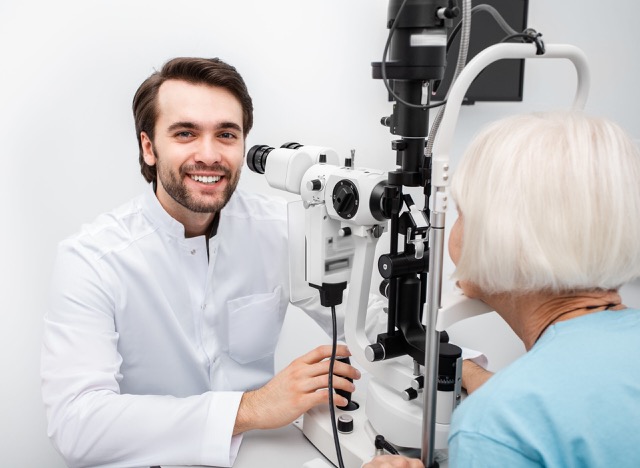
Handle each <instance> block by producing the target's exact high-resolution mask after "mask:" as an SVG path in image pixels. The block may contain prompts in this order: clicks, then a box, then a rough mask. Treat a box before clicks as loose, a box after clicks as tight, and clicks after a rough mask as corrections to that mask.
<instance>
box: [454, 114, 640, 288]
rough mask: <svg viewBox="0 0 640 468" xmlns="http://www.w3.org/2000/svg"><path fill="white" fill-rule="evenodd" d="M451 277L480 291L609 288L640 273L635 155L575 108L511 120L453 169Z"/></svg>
mask: <svg viewBox="0 0 640 468" xmlns="http://www.w3.org/2000/svg"><path fill="white" fill-rule="evenodd" d="M452 195H453V198H454V200H455V201H456V203H457V205H458V209H459V210H460V212H461V214H462V216H463V221H464V224H463V226H464V227H463V237H462V250H461V255H460V259H459V262H458V264H457V269H456V272H455V274H454V276H455V278H456V279H459V280H465V281H471V282H473V283H475V284H476V285H478V286H479V287H480V288H481V289H482V290H483V291H485V292H488V293H495V292H506V291H520V292H531V291H540V290H552V291H566V290H588V289H617V288H619V287H620V286H621V285H622V284H624V283H626V282H628V281H630V280H632V279H633V278H635V277H638V276H640V152H639V150H638V147H637V146H636V145H635V144H634V142H633V141H632V140H631V139H630V138H629V137H628V136H627V135H626V134H625V132H624V131H623V130H622V129H621V128H620V127H619V126H618V125H616V124H614V123H612V122H610V121H607V120H604V119H599V118H593V117H588V116H586V115H584V114H583V113H581V112H549V113H537V114H527V115H520V116H514V117H509V118H506V119H504V120H501V121H498V122H495V123H493V124H491V125H490V126H488V127H487V128H486V129H484V130H483V131H482V132H481V133H480V134H479V135H478V136H476V138H475V139H474V141H473V142H472V143H471V145H470V146H469V148H468V149H467V151H466V153H465V156H464V158H463V161H462V163H461V164H460V166H459V167H458V169H457V170H456V172H455V174H454V178H453V184H452Z"/></svg>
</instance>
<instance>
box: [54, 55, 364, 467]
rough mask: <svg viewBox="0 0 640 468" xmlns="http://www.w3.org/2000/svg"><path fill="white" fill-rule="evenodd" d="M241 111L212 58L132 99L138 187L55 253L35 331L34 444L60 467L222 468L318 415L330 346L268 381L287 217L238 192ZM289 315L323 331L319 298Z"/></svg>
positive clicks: (236, 87)
mask: <svg viewBox="0 0 640 468" xmlns="http://www.w3.org/2000/svg"><path fill="white" fill-rule="evenodd" d="M252 112H253V109H252V101H251V97H250V96H249V94H248V92H247V89H246V86H245V83H244V81H243V79H242V77H241V76H240V75H239V74H238V72H237V71H236V70H235V68H233V67H231V66H230V65H228V64H226V63H224V62H222V61H221V60H218V59H200V58H177V59H173V60H171V61H169V62H167V63H166V64H165V65H164V67H163V68H162V69H161V70H160V71H159V72H156V73H154V74H152V75H151V76H150V77H149V78H148V79H147V80H145V82H144V83H142V85H141V86H140V88H139V89H138V91H137V92H136V95H135V97H134V100H133V113H134V119H135V125H136V134H137V136H138V143H139V150H140V154H139V160H140V167H141V172H142V175H143V176H144V178H145V179H146V181H147V182H149V188H148V189H147V190H146V191H145V193H143V194H142V195H141V196H139V197H137V198H135V199H133V200H131V201H130V202H129V203H126V204H125V205H123V206H121V207H119V208H117V209H116V210H114V211H112V212H110V213H107V214H104V215H102V216H100V217H98V218H97V219H96V220H95V221H94V222H93V223H91V224H89V225H86V226H84V227H83V228H82V230H81V231H80V232H79V233H78V234H76V235H75V236H73V237H71V238H69V239H66V240H65V241H63V242H62V243H61V244H60V246H59V250H58V256H57V260H56V265H55V270H54V275H53V285H52V290H51V298H50V305H49V308H48V311H47V314H46V317H45V333H44V343H43V349H42V389H43V399H44V403H45V407H46V410H47V418H48V433H49V436H50V437H51V439H52V442H53V444H54V445H55V447H56V448H57V449H58V451H59V452H60V453H61V454H62V456H63V457H64V459H65V461H66V462H67V464H68V465H69V466H72V467H81V466H102V467H132V466H155V465H161V464H167V465H213V466H230V465H232V464H233V462H234V460H235V457H236V454H237V450H238V447H239V444H240V441H241V434H242V433H243V432H246V431H247V430H251V429H268V428H276V427H280V426H283V425H286V424H289V423H290V422H292V421H293V420H295V419H296V418H297V417H299V416H300V415H301V414H303V413H304V412H305V411H307V410H308V409H310V408H311V407H313V406H315V405H318V404H325V403H326V402H327V401H328V393H327V391H326V387H327V383H328V380H327V379H328V369H329V362H328V361H327V358H328V357H329V356H330V354H331V349H330V346H328V345H327V346H321V347H319V348H316V349H314V350H312V351H310V352H309V353H308V354H306V355H304V356H302V357H300V358H298V359H296V360H294V361H293V362H292V363H291V364H290V365H289V366H288V367H286V368H285V369H284V370H282V371H281V372H280V373H278V374H277V375H275V376H274V351H275V347H276V344H277V341H278V337H279V334H280V330H281V327H282V323H283V320H284V316H285V312H286V309H287V306H288V304H289V286H288V285H289V282H288V258H287V255H288V249H287V224H286V206H285V205H284V204H283V203H281V202H276V201H274V200H271V199H268V198H266V197H264V196H261V195H257V194H252V193H247V192H244V191H242V190H236V186H237V184H238V180H239V178H240V171H241V167H242V164H243V161H244V148H245V138H246V135H247V133H248V132H249V130H250V129H251V127H252V124H253V115H252ZM296 305H297V306H299V307H301V308H302V309H303V310H305V312H307V313H308V314H309V315H311V316H312V317H313V318H314V319H315V320H316V321H318V323H320V324H321V325H322V326H323V327H324V328H325V329H326V330H330V329H331V318H330V314H329V313H328V311H327V310H325V309H324V308H322V307H320V305H319V301H318V299H317V298H314V299H311V300H308V301H305V302H304V303H297V304H296ZM372 326H373V325H372ZM338 354H339V355H348V350H347V348H346V347H344V346H340V347H339V348H338ZM334 371H335V373H336V374H339V375H341V376H344V377H349V378H354V379H357V378H359V373H358V371H357V370H356V369H355V368H353V367H351V366H349V365H347V364H344V363H341V362H336V364H335V368H334ZM333 382H334V383H333V385H334V387H335V388H336V389H342V390H347V391H352V390H353V388H354V387H353V384H352V383H351V382H349V381H348V380H347V379H346V378H342V377H334V381H333ZM334 398H335V404H337V405H343V404H346V399H344V398H343V397H341V396H339V395H336V396H335V397H334Z"/></svg>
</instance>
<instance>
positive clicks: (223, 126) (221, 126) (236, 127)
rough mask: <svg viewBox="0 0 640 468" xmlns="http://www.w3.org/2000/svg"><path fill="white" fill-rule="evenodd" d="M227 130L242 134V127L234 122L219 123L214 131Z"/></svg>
mask: <svg viewBox="0 0 640 468" xmlns="http://www.w3.org/2000/svg"><path fill="white" fill-rule="evenodd" d="M227 128H228V129H233V130H238V131H239V132H242V127H241V126H240V125H238V124H237V123H235V122H220V123H219V124H218V125H216V129H218V130H224V129H227Z"/></svg>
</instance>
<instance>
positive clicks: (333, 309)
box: [329, 0, 406, 468]
mask: <svg viewBox="0 0 640 468" xmlns="http://www.w3.org/2000/svg"><path fill="white" fill-rule="evenodd" d="M405 1H406V0H405ZM331 326H332V331H333V333H332V335H333V338H332V343H331V360H330V361H329V412H330V413H331V429H332V430H333V442H334V444H335V446H336V455H337V456H338V466H339V467H340V468H344V461H343V460H342V450H341V449H340V439H339V438H338V426H337V423H336V408H335V406H333V364H334V362H335V361H336V348H337V346H338V331H337V328H338V326H337V324H336V307H335V306H331Z"/></svg>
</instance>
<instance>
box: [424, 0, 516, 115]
mask: <svg viewBox="0 0 640 468" xmlns="http://www.w3.org/2000/svg"><path fill="white" fill-rule="evenodd" d="M471 3H472V5H473V6H476V5H482V4H486V5H491V6H492V7H494V8H495V9H496V10H498V12H499V13H500V14H501V15H502V17H503V18H504V19H505V21H506V22H507V24H509V26H511V28H513V29H515V30H516V31H517V32H522V31H523V30H524V29H526V28H527V12H528V6H529V5H528V0H473V1H472V2H471ZM459 20H460V18H458V20H457V21H456V23H455V24H457V23H458V22H459ZM455 24H454V25H455ZM451 31H453V28H452V29H451V30H450V32H449V34H450V33H451ZM460 36H461V34H460V33H458V35H457V36H456V38H455V39H454V40H453V42H452V43H451V47H450V48H449V52H448V54H447V68H446V70H445V74H444V78H443V79H442V82H441V83H440V86H439V87H438V89H437V92H436V94H435V96H434V97H433V100H434V101H442V100H443V99H444V97H445V95H446V93H447V91H448V90H449V86H450V85H451V78H452V77H453V72H454V70H455V64H456V62H457V60H458V51H459V49H460ZM506 36H507V33H506V32H504V31H503V29H502V28H501V27H500V25H499V24H498V23H497V22H496V20H495V19H494V18H493V16H492V15H491V14H490V13H488V12H486V11H479V12H476V13H474V14H473V15H472V17H471V35H470V40H469V53H468V55H467V63H468V62H469V61H470V60H471V59H472V58H473V57H475V56H476V54H478V53H479V52H480V51H482V50H484V49H486V48H487V47H489V46H491V45H493V44H497V43H499V42H500V41H502V39H504V38H505V37H506ZM516 41H517V39H516ZM523 80H524V60H516V59H508V60H499V61H497V62H495V63H492V64H491V65H489V66H488V67H487V68H485V69H484V71H482V72H481V73H480V74H479V75H478V77H477V78H476V80H475V81H474V82H473V83H472V84H471V86H470V87H469V89H468V90H467V94H466V95H465V97H464V101H463V104H473V103H474V102H476V101H522V87H523Z"/></svg>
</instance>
